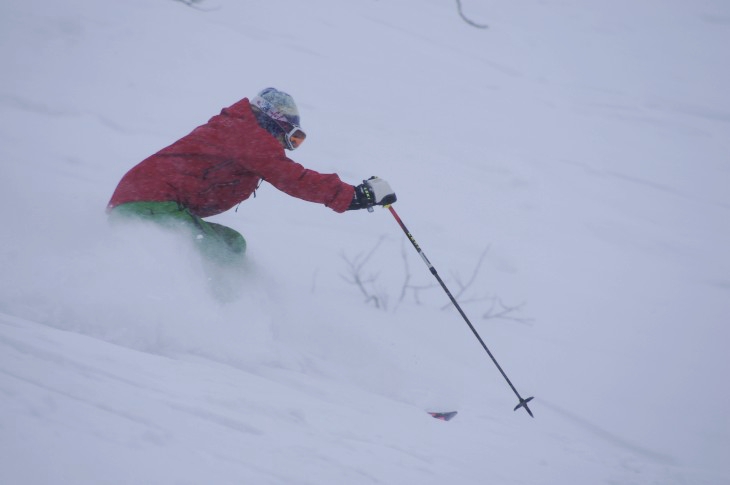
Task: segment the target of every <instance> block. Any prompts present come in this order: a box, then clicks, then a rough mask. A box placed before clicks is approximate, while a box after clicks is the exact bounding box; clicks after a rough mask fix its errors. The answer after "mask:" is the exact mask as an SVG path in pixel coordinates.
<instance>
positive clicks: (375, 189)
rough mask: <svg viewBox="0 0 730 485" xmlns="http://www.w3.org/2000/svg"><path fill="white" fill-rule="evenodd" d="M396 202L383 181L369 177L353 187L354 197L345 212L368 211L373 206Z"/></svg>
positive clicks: (390, 190) (391, 191)
mask: <svg viewBox="0 0 730 485" xmlns="http://www.w3.org/2000/svg"><path fill="white" fill-rule="evenodd" d="M396 200H397V197H396V196H395V192H393V189H391V188H390V185H389V184H388V182H386V181H385V180H383V179H381V178H378V177H370V178H369V179H368V180H363V183H361V184H360V185H358V186H357V187H355V195H354V196H353V198H352V202H351V203H350V207H348V208H347V210H357V209H369V208H371V207H372V206H374V205H390V204H392V203H394V202H395V201H396Z"/></svg>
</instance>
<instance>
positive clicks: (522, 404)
mask: <svg viewBox="0 0 730 485" xmlns="http://www.w3.org/2000/svg"><path fill="white" fill-rule="evenodd" d="M533 399H535V398H534V397H528V398H527V399H522V398H520V403H519V404H518V405H517V406H515V409H514V410H515V411H517V410H518V409H520V408H525V411H527V414H529V415H530V417H531V418H534V417H535V416H534V415H533V414H532V411H531V410H530V408H529V407H528V406H527V403H528V402H530V401H532V400H533Z"/></svg>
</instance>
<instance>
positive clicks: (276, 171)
mask: <svg viewBox="0 0 730 485" xmlns="http://www.w3.org/2000/svg"><path fill="white" fill-rule="evenodd" d="M261 179H264V180H266V181H267V182H269V183H270V184H271V185H273V186H274V187H276V188H277V189H279V190H281V191H283V192H286V193H287V194H289V195H292V196H294V197H297V198H300V199H304V200H307V201H310V202H317V203H320V204H324V205H325V206H327V207H329V208H331V209H333V210H334V211H336V212H344V211H345V210H347V208H348V207H349V205H350V202H351V201H352V197H353V195H354V188H353V186H352V185H349V184H346V183H344V182H342V181H341V180H340V178H339V177H338V176H337V175H335V174H320V173H317V172H314V171H312V170H307V169H306V168H304V167H302V166H301V165H299V164H298V163H296V162H294V161H292V160H290V159H289V158H287V157H286V155H285V154H284V148H283V147H282V146H281V144H280V143H279V142H278V141H277V140H276V138H274V137H273V136H271V135H270V134H269V132H267V131H266V130H264V129H263V128H261V127H260V126H259V124H258V123H257V121H256V117H255V116H254V114H253V112H252V111H251V105H250V104H249V102H248V99H245V98H244V99H242V100H241V101H239V102H237V103H236V104H234V105H232V106H229V107H228V108H224V109H223V110H222V111H221V114H219V115H217V116H214V117H213V118H211V119H210V120H209V121H208V123H206V124H204V125H203V126H199V127H198V128H196V129H195V130H193V131H192V132H191V133H190V134H189V135H186V136H184V137H183V138H181V139H180V140H178V141H176V142H175V143H173V144H172V145H170V146H169V147H167V148H163V149H162V150H160V151H159V152H157V153H156V154H154V155H152V156H151V157H149V158H147V159H145V160H143V161H142V162H140V163H139V164H138V165H136V166H135V167H133V168H132V169H131V170H130V171H129V172H127V174H126V175H124V177H122V180H121V181H120V182H119V185H118V186H117V189H116V190H115V191H114V194H113V195H112V198H111V200H110V201H109V208H112V207H116V206H118V205H120V204H124V203H126V202H140V201H144V202H153V201H154V202H158V201H159V202H166V201H174V202H178V203H179V204H181V205H183V206H185V207H187V208H188V209H189V210H190V212H192V213H193V214H195V215H197V216H199V217H207V216H212V215H214V214H220V213H221V212H225V211H227V210H228V209H230V208H231V207H233V206H235V205H236V204H238V203H239V202H241V201H244V200H246V199H248V198H249V197H250V196H251V194H252V193H253V192H254V190H255V189H256V187H257V186H258V184H259V183H260V181H261Z"/></svg>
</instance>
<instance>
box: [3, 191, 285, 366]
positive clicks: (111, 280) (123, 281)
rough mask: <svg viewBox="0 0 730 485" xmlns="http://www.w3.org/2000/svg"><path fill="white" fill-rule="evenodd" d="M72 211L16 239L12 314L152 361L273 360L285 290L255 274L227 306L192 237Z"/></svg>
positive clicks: (8, 302)
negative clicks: (275, 297) (185, 357)
mask: <svg viewBox="0 0 730 485" xmlns="http://www.w3.org/2000/svg"><path fill="white" fill-rule="evenodd" d="M64 202H67V201H63V200H61V201H59V200H58V199H57V200H56V203H55V205H53V206H47V207H45V208H44V209H43V212H42V213H41V214H39V217H38V218H36V219H35V220H36V221H37V222H38V223H37V224H34V225H32V226H26V228H25V230H24V231H12V232H11V233H9V234H8V235H7V238H6V244H7V247H6V248H5V249H6V250H5V251H4V253H3V257H4V258H7V260H6V261H4V264H3V266H4V267H5V271H6V272H7V273H6V274H12V275H13V277H12V278H4V279H3V280H2V291H0V295H1V296H0V308H2V310H3V311H5V312H7V313H10V314H13V315H17V316H21V317H23V318H27V319H30V320H33V321H38V322H42V323H45V324H48V325H51V326H53V327H56V328H59V329H63V330H69V331H74V332H80V333H83V334H86V335H90V336H94V337H99V338H102V339H104V340H107V341H109V342H114V343H117V344H120V345H124V346H127V347H130V348H134V349H139V350H144V351H147V352H153V353H159V354H175V353H180V352H189V353H195V352H204V353H207V355H209V356H218V357H219V358H221V359H223V360H229V361H231V362H234V361H237V360H242V359H250V360H251V361H257V360H259V359H265V357H264V356H269V358H271V355H272V351H273V350H274V349H272V347H271V342H272V333H271V332H272V329H271V320H272V319H273V318H275V317H274V315H275V314H276V306H275V305H274V304H273V303H272V299H271V297H272V294H271V292H273V291H274V290H275V288H274V287H273V286H272V285H269V286H268V287H267V286H266V276H265V275H263V274H259V273H260V272H258V271H256V270H255V268H247V276H246V277H245V278H239V280H240V281H238V284H237V285H236V291H237V292H238V293H239V295H238V296H239V298H237V299H235V300H233V301H232V302H231V303H229V304H226V303H225V302H223V301H221V300H220V299H219V296H218V295H217V294H215V293H214V292H215V288H212V286H211V284H210V283H209V282H208V275H207V274H206V272H205V267H204V266H203V260H202V258H200V257H199V255H198V254H197V253H196V250H195V248H194V247H193V246H192V243H191V242H189V241H188V240H187V239H186V238H185V237H183V236H182V235H180V234H177V233H174V232H171V231H167V230H165V229H162V228H158V227H157V226H155V225H153V224H149V223H131V222H130V223H121V222H120V223H116V224H111V223H110V221H109V220H107V218H106V214H105V213H104V212H103V210H100V209H99V207H93V208H91V207H86V208H80V207H73V206H70V205H69V204H65V203H64ZM102 207H103V206H102ZM68 214H74V216H73V217H68ZM11 218H12V217H11ZM15 224H18V225H19V226H17V227H20V226H22V220H21V221H16V222H15ZM250 266H252V264H250ZM231 284H233V283H232V282H231ZM273 354H275V352H273Z"/></svg>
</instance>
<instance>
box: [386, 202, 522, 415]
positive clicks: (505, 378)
mask: <svg viewBox="0 0 730 485" xmlns="http://www.w3.org/2000/svg"><path fill="white" fill-rule="evenodd" d="M387 208H388V210H389V211H390V213H391V214H393V217H394V218H395V220H396V222H397V223H398V225H399V226H400V228H401V229H403V232H404V233H405V234H406V237H408V240H409V241H410V242H411V244H412V245H413V247H414V248H416V251H417V252H418V254H419V256H421V259H423V262H424V263H426V266H428V269H429V271H431V274H432V275H433V276H434V277H435V278H436V281H438V283H439V285H441V288H443V290H444V291H445V292H446V295H447V296H448V297H449V299H450V300H451V303H453V304H454V307H456V310H457V311H458V312H459V314H460V315H461V317H462V318H463V319H464V321H465V322H466V324H467V325H468V326H469V328H470V329H471V331H472V333H473V334H474V336H475V337H476V338H477V340H478V341H479V343H480V344H481V345H482V348H483V349H484V351H485V352H486V353H487V355H488V356H489V358H490V359H492V362H494V365H495V366H497V369H498V370H499V373H500V374H502V377H504V380H505V381H507V384H509V387H510V388H511V389H512V392H514V393H515V395H516V396H517V398H518V399H519V400H520V402H519V404H517V406H515V409H514V410H515V411H517V410H518V409H519V408H525V411H527V414H529V415H530V416H531V417H533V418H534V417H535V416H533V414H532V411H531V410H530V408H529V407H528V406H527V403H529V402H530V401H532V399H533V398H532V397H528V398H527V399H523V398H522V396H520V393H519V392H517V389H516V388H515V386H514V385H513V384H512V381H510V380H509V377H507V374H505V372H504V370H502V366H500V365H499V363H498V362H497V359H496V358H495V357H494V355H492V352H490V350H489V348H488V347H487V344H485V343H484V340H482V337H481V336H479V332H477V330H476V328H474V325H472V323H471V321H470V320H469V317H467V316H466V313H464V310H462V309H461V306H460V305H459V303H458V302H457V301H456V298H454V295H452V294H451V291H449V289H448V287H447V286H446V283H444V281H443V280H442V279H441V276H439V274H438V272H437V271H436V268H434V266H433V265H432V264H431V261H429V260H428V258H427V257H426V255H425V254H424V252H423V250H422V249H421V247H420V246H419V245H418V243H417V242H416V239H415V238H414V237H413V235H412V234H411V232H410V231H409V230H408V228H407V227H406V225H405V224H404V223H403V221H402V220H401V218H400V217H399V216H398V213H397V212H396V211H395V209H393V206H392V205H388V206H387Z"/></svg>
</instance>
